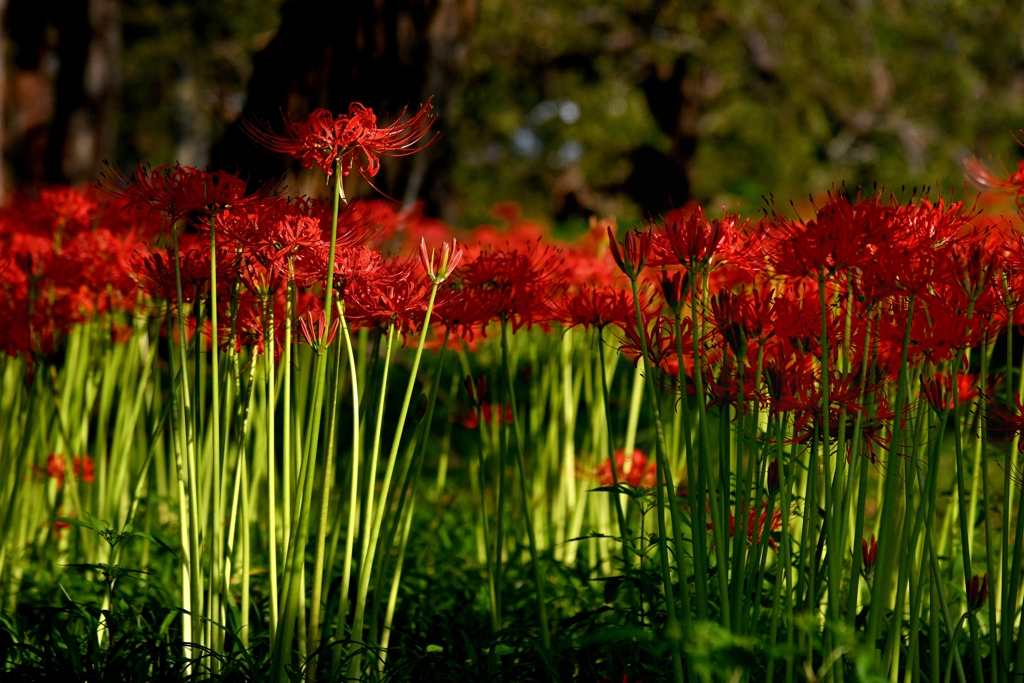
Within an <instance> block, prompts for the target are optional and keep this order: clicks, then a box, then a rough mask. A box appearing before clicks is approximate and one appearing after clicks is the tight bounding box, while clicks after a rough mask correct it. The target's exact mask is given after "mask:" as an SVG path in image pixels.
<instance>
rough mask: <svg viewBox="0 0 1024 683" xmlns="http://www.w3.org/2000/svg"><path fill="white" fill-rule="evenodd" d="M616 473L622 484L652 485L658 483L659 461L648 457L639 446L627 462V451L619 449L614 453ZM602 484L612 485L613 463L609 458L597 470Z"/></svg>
mask: <svg viewBox="0 0 1024 683" xmlns="http://www.w3.org/2000/svg"><path fill="white" fill-rule="evenodd" d="M614 457H615V475H616V478H617V479H618V481H619V483H620V484H629V485H630V486H643V487H647V488H649V487H651V486H654V485H655V484H656V483H657V463H656V462H655V461H654V460H650V459H648V457H647V455H646V454H645V453H644V452H643V451H641V450H640V449H639V448H634V449H633V454H632V456H631V457H630V458H629V462H626V451H625V450H623V449H621V448H620V449H619V450H617V451H615V453H614ZM595 476H596V477H597V480H598V482H600V484H601V486H612V485H613V484H614V480H613V478H612V465H611V463H610V462H609V461H608V460H605V461H604V462H602V463H601V464H600V465H599V466H598V468H597V472H595Z"/></svg>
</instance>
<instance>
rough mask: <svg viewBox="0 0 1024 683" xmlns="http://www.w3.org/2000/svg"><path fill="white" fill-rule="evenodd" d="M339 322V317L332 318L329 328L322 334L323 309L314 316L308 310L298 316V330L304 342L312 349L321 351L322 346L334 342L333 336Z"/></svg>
mask: <svg viewBox="0 0 1024 683" xmlns="http://www.w3.org/2000/svg"><path fill="white" fill-rule="evenodd" d="M339 322H340V320H339V318H335V319H334V320H332V321H331V329H330V330H328V331H327V334H326V335H324V331H325V330H324V327H326V325H327V316H326V315H324V312H323V311H320V314H319V315H318V316H315V317H314V315H313V311H309V312H307V313H306V315H303V316H300V317H299V330H300V331H301V332H302V336H303V338H304V339H305V340H306V343H307V344H309V345H310V346H311V347H313V350H314V351H316V352H317V353H321V351H322V350H323V349H324V347H327V346H330V345H331V343H333V342H334V337H335V335H337V334H338V323H339ZM325 337H326V338H325Z"/></svg>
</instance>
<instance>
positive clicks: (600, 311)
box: [552, 286, 646, 330]
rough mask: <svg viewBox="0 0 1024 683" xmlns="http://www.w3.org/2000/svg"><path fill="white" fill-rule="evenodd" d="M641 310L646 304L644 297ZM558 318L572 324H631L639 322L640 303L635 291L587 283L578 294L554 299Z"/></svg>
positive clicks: (597, 325) (603, 326) (554, 310)
mask: <svg viewBox="0 0 1024 683" xmlns="http://www.w3.org/2000/svg"><path fill="white" fill-rule="evenodd" d="M640 306H641V310H643V309H645V308H646V305H645V304H644V303H643V301H641V304H640ZM552 312H553V316H554V317H555V319H557V320H558V321H559V322H562V323H564V324H565V325H567V326H568V327H575V326H577V325H582V326H583V327H584V328H587V329H589V328H591V327H596V328H597V329H599V330H600V329H604V328H605V327H608V326H609V325H618V326H619V327H622V328H628V327H629V326H630V325H631V324H633V325H635V324H636V323H635V321H636V307H635V306H634V305H633V295H632V294H630V293H629V292H626V291H623V290H621V289H611V288H609V287H588V286H583V287H581V288H580V289H579V291H577V292H576V293H574V294H569V295H567V296H564V297H562V298H561V299H558V300H557V301H555V302H553V303H552Z"/></svg>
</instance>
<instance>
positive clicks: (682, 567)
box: [630, 277, 724, 683]
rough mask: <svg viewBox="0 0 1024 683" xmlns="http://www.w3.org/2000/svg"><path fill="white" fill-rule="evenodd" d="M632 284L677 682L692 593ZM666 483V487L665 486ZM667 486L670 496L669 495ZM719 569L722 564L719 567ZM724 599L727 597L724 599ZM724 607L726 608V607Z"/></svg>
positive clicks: (690, 634)
mask: <svg viewBox="0 0 1024 683" xmlns="http://www.w3.org/2000/svg"><path fill="white" fill-rule="evenodd" d="M630 286H631V287H632V290H633V312H634V314H635V316H636V325H637V328H636V329H637V337H638V338H639V339H640V351H641V356H642V359H643V370H644V386H645V387H646V390H647V392H646V393H647V398H648V401H649V402H650V405H651V408H652V409H653V410H654V426H655V433H656V434H655V437H656V438H655V442H654V457H655V463H656V486H657V498H656V501H657V515H658V538H659V539H660V540H659V544H660V547H659V549H658V555H659V557H660V559H661V574H662V582H663V584H664V590H665V610H666V612H667V616H668V623H667V625H666V629H665V630H666V635H667V636H668V639H669V647H670V648H671V653H672V673H673V676H674V678H675V681H676V683H682V681H683V660H682V648H681V647H680V641H682V640H683V639H685V640H686V642H692V638H693V626H692V624H691V623H690V619H691V615H690V593H689V588H688V586H687V577H686V562H685V561H684V559H683V544H682V541H681V536H682V524H681V522H680V521H679V509H678V506H677V505H676V500H675V481H674V479H673V478H672V472H671V471H670V469H669V467H668V462H667V458H666V456H665V432H664V429H663V427H662V423H661V410H660V406H659V405H658V396H657V394H656V393H655V390H654V378H653V377H652V375H651V372H652V368H651V362H650V350H649V349H648V348H647V326H646V324H645V322H644V317H643V312H642V311H641V309H640V292H639V291H638V289H637V284H636V278H635V277H632V278H630ZM663 487H664V488H663ZM666 489H667V496H666ZM666 497H667V498H668V505H669V510H670V514H671V515H672V527H673V532H674V538H673V544H674V546H675V556H676V571H677V573H678V575H679V592H680V593H681V594H682V600H683V626H682V632H680V631H679V622H678V621H677V618H676V597H675V593H674V592H673V590H672V574H671V570H670V567H669V554H670V553H669V541H668V538H669V536H668V532H667V530H666V528H665V505H666V501H665V499H666ZM719 570H720V571H722V570H723V568H720V569H719ZM723 600H724V599H723ZM723 609H724V608H723Z"/></svg>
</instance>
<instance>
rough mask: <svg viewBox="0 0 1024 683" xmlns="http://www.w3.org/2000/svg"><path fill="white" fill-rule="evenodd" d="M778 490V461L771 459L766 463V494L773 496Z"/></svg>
mask: <svg viewBox="0 0 1024 683" xmlns="http://www.w3.org/2000/svg"><path fill="white" fill-rule="evenodd" d="M778 492H779V461H778V460H772V461H771V463H770V464H769V465H768V495H769V496H774V495H776V494H778Z"/></svg>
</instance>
